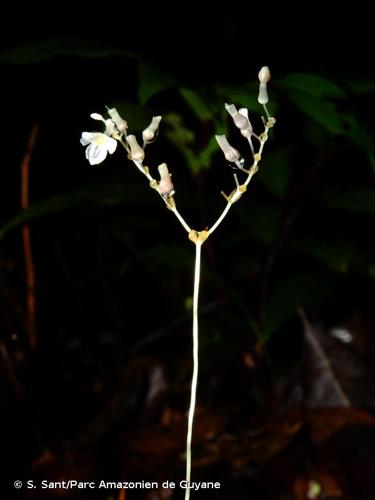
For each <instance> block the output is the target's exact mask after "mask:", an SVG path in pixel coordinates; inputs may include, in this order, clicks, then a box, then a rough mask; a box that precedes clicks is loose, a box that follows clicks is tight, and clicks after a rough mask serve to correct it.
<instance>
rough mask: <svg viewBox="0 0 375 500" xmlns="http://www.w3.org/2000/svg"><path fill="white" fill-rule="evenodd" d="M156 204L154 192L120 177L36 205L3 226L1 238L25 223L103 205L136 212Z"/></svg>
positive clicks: (0, 232) (0, 231) (0, 233)
mask: <svg viewBox="0 0 375 500" xmlns="http://www.w3.org/2000/svg"><path fill="white" fill-rule="evenodd" d="M156 202H157V198H156V197H155V200H153V197H152V196H150V193H148V192H147V191H146V189H143V188H142V186H141V184H140V183H134V184H133V183H129V180H128V179H127V180H126V182H124V183H121V182H119V179H118V178H117V179H116V180H115V181H111V182H108V181H107V182H106V183H103V182H101V183H100V184H93V185H91V186H86V187H84V188H80V189H76V190H74V191H70V192H67V193H63V194H61V195H57V196H54V197H52V198H48V199H45V200H41V201H38V202H34V203H32V204H31V205H30V207H29V208H28V209H27V210H25V211H24V212H20V213H19V214H17V215H16V216H15V217H13V218H12V219H11V220H9V221H8V222H6V223H5V224H3V225H2V226H1V227H0V239H1V238H3V237H4V236H5V235H6V234H7V233H8V232H9V231H10V230H11V229H13V228H15V227H17V226H19V225H21V224H23V223H25V222H30V221H33V220H35V219H39V218H40V217H44V216H47V215H51V214H55V213H59V212H63V211H66V210H78V209H81V210H82V209H84V210H87V209H90V208H94V207H97V206H101V205H104V206H112V205H122V204H129V205H132V206H133V208H132V210H134V206H136V205H140V204H141V205H145V204H153V203H156Z"/></svg>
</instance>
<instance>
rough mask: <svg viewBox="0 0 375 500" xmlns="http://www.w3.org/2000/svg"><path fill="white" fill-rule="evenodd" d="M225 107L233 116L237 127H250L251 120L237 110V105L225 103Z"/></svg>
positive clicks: (242, 128) (241, 128)
mask: <svg viewBox="0 0 375 500" xmlns="http://www.w3.org/2000/svg"><path fill="white" fill-rule="evenodd" d="M225 109H226V110H227V111H228V113H229V114H230V115H231V117H232V118H233V121H234V124H235V125H236V127H237V128H239V129H240V130H244V129H247V128H248V126H249V120H248V119H247V118H246V117H245V116H243V115H241V114H240V113H239V112H238V111H237V109H236V106H235V105H234V104H225Z"/></svg>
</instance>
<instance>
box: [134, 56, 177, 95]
mask: <svg viewBox="0 0 375 500" xmlns="http://www.w3.org/2000/svg"><path fill="white" fill-rule="evenodd" d="M138 72H139V87H138V98H139V100H140V103H141V104H145V103H146V102H147V101H148V100H149V99H150V98H151V97H154V96H155V95H157V94H159V93H160V92H161V91H162V90H166V89H169V88H173V87H175V86H176V85H177V80H176V78H175V77H174V76H173V75H172V74H170V73H167V72H165V71H164V70H163V69H162V68H160V67H159V66H157V65H156V64H152V63H145V62H140V63H139V67H138Z"/></svg>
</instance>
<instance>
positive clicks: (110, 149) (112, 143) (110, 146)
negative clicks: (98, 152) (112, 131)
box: [105, 137, 117, 154]
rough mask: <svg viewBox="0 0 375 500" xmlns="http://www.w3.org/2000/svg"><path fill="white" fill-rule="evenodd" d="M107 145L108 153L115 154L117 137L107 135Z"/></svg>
mask: <svg viewBox="0 0 375 500" xmlns="http://www.w3.org/2000/svg"><path fill="white" fill-rule="evenodd" d="M105 146H106V148H107V150H108V153H109V154H113V153H114V152H115V151H116V148H117V141H116V140H115V139H112V137H107V139H106V141H105Z"/></svg>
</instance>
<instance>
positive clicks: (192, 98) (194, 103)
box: [179, 87, 213, 120]
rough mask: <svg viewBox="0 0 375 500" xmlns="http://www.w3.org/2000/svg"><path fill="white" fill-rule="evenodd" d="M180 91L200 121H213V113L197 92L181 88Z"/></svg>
mask: <svg viewBox="0 0 375 500" xmlns="http://www.w3.org/2000/svg"><path fill="white" fill-rule="evenodd" d="M179 91H180V94H181V96H182V97H183V99H184V100H185V101H186V103H187V104H188V105H189V107H190V109H191V110H192V112H193V113H194V114H195V115H196V116H197V117H198V118H199V119H200V120H211V119H212V118H213V115H212V111H211V110H210V108H209V107H208V105H207V104H206V102H205V101H204V100H203V99H202V98H201V97H200V95H199V94H197V92H195V90H193V89H188V88H186V87H181V88H180V89H179Z"/></svg>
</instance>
